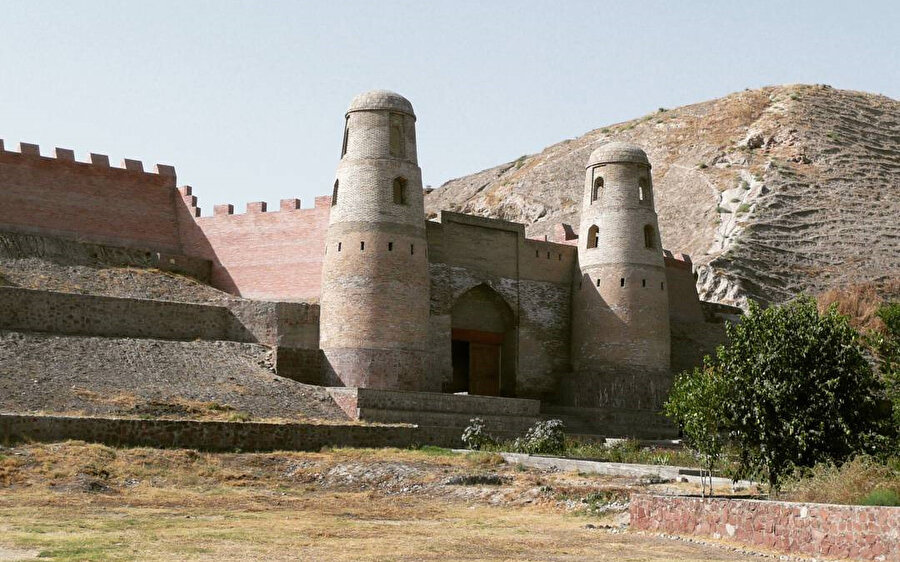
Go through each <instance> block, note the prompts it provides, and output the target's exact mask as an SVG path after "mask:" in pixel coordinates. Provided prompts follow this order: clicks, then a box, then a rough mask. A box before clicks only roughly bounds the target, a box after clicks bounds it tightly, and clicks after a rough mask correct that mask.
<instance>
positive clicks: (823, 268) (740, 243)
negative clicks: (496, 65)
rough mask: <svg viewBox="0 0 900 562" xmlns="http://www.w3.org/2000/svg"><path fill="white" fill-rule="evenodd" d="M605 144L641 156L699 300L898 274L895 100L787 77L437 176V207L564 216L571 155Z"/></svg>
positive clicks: (574, 194)
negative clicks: (632, 146) (623, 145)
mask: <svg viewBox="0 0 900 562" xmlns="http://www.w3.org/2000/svg"><path fill="white" fill-rule="evenodd" d="M612 140H618V141H627V142H633V143H636V144H638V145H640V146H642V147H643V148H644V149H645V150H646V151H647V153H648V155H649V156H650V160H651V162H652V163H653V181H654V188H655V190H656V192H655V196H656V199H655V200H656V205H657V212H658V213H659V220H660V228H661V231H662V237H663V242H664V245H665V246H666V247H667V248H670V249H672V250H673V251H676V252H685V253H688V254H690V255H691V256H692V257H693V258H694V261H695V263H696V264H697V268H698V287H699V289H700V291H701V298H704V299H706V300H712V301H717V302H722V303H727V304H737V305H739V306H744V305H746V302H747V299H748V298H752V299H756V300H760V301H763V302H779V301H783V300H785V299H787V298H790V297H791V296H793V295H795V294H797V293H799V292H802V291H805V292H811V293H818V292H821V291H824V290H827V289H829V288H832V287H839V286H844V285H849V284H852V283H859V282H869V283H875V284H876V285H877V284H879V283H886V282H888V281H889V280H890V279H892V278H897V277H898V276H900V102H898V101H897V100H893V99H891V98H887V97H884V96H878V95H873V94H867V93H862V92H853V91H846V90H836V89H834V88H831V87H829V86H823V85H816V86H806V85H792V86H775V87H768V88H763V89H759V90H747V91H743V92H738V93H735V94H732V95H729V96H726V97H724V98H721V99H716V100H712V101H707V102H703V103H698V104H694V105H689V106H685V107H680V108H677V109H665V108H660V109H659V110H658V111H656V112H654V113H651V114H649V115H645V116H643V117H640V118H638V119H634V120H632V121H628V122H625V123H620V124H617V125H610V126H608V127H604V128H601V129H595V130H593V131H590V132H589V133H587V134H585V135H583V136H581V137H578V138H576V139H570V140H566V141H563V142H561V143H558V144H554V145H552V146H550V147H548V148H546V149H545V150H544V151H543V152H541V153H540V154H535V155H530V156H523V157H522V158H519V159H518V160H516V161H514V162H508V163H506V164H503V165H501V166H497V167H495V168H491V169H488V170H484V171H482V172H479V173H477V174H472V175H470V176H466V177H463V178H459V179H455V180H451V181H449V182H447V183H446V184H444V185H443V186H441V187H440V188H439V189H436V190H434V191H431V192H430V193H428V195H427V197H426V200H425V205H426V212H428V214H429V217H431V218H434V217H435V216H437V215H438V214H439V212H440V210H441V209H448V210H453V211H461V212H465V213H471V214H476V215H483V216H491V217H498V218H502V219H506V220H512V221H518V222H523V223H525V224H526V225H528V228H527V231H528V234H529V236H532V237H541V236H543V235H544V234H547V233H549V232H550V230H551V228H552V227H553V225H554V224H556V223H560V222H566V223H571V224H573V225H577V224H578V222H579V211H580V209H579V207H580V205H581V198H582V194H581V189H582V184H583V183H582V182H583V169H584V163H585V162H586V160H587V157H588V155H589V154H590V153H591V151H592V150H594V149H595V148H597V147H598V146H600V145H601V144H603V143H606V142H609V141H612Z"/></svg>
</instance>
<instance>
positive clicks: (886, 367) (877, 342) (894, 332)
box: [869, 302, 900, 450]
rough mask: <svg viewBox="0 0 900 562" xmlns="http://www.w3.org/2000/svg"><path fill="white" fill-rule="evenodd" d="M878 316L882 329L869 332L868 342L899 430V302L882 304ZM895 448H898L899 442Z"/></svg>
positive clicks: (899, 448) (896, 427)
mask: <svg viewBox="0 0 900 562" xmlns="http://www.w3.org/2000/svg"><path fill="white" fill-rule="evenodd" d="M878 317H879V318H880V319H881V321H882V322H883V323H884V329H883V330H879V331H876V332H875V333H873V334H870V336H869V343H870V345H871V347H872V350H873V351H874V352H875V355H876V358H877V360H878V372H879V374H880V375H881V378H882V381H883V382H884V385H885V390H886V396H887V398H888V400H889V401H890V402H891V404H892V406H893V412H894V430H895V432H900V303H896V302H895V303H890V304H885V305H883V306H882V307H881V308H879V309H878ZM898 437H900V436H898ZM897 449H898V450H900V442H898V444H897Z"/></svg>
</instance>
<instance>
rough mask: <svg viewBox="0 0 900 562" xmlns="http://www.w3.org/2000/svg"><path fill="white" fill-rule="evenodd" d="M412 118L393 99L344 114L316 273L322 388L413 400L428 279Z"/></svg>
mask: <svg viewBox="0 0 900 562" xmlns="http://www.w3.org/2000/svg"><path fill="white" fill-rule="evenodd" d="M415 122H416V116H415V114H414V113H413V108H412V104H410V103H409V101H408V100H407V99H406V98H404V97H403V96H401V95H399V94H395V93H393V92H388V91H384V90H374V91H371V92H367V93H364V94H360V95H359V96H357V97H356V98H354V99H353V101H352V102H351V104H350V109H348V110H347V114H346V122H345V126H344V143H343V149H342V151H341V162H340V164H339V165H338V169H337V179H336V180H335V182H334V194H333V196H332V203H331V204H332V207H331V216H330V219H329V223H328V233H327V236H326V250H325V263H324V267H323V271H322V297H321V324H320V336H319V344H320V347H321V349H322V350H323V352H324V354H325V358H326V364H325V367H324V368H325V376H326V381H327V383H328V384H332V385H340V386H356V387H363V388H382V389H397V390H421V389H422V386H423V381H424V376H425V372H424V371H425V365H426V361H425V358H426V354H427V351H426V350H427V341H428V315H429V278H428V262H427V253H426V250H427V248H426V243H425V210H424V195H423V191H422V174H421V170H420V169H419V166H418V163H417V158H416V128H415Z"/></svg>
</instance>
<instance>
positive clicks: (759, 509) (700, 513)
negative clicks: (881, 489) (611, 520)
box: [629, 494, 900, 561]
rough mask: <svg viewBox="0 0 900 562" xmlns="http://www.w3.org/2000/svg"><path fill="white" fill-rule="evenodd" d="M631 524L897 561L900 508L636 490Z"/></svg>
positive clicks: (794, 550) (790, 550) (808, 552)
mask: <svg viewBox="0 0 900 562" xmlns="http://www.w3.org/2000/svg"><path fill="white" fill-rule="evenodd" d="M629 511H630V515H631V526H632V527H634V528H637V529H641V530H644V531H653V532H663V533H671V534H680V535H700V536H706V537H712V538H715V539H719V538H721V539H727V540H733V541H737V542H741V543H744V544H748V545H753V546H760V547H765V548H774V549H777V550H780V551H783V552H788V553H797V554H803V555H809V556H816V557H819V556H827V557H833V558H855V559H864V560H887V561H898V560H900V507H869V506H851V505H828V504H810V503H793V502H779V501H763V500H749V499H727V498H696V497H684V496H651V495H644V494H639V495H634V496H632V497H631V505H630V508H629Z"/></svg>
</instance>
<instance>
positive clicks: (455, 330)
mask: <svg viewBox="0 0 900 562" xmlns="http://www.w3.org/2000/svg"><path fill="white" fill-rule="evenodd" d="M451 315H452V319H451V327H452V332H451V334H452V336H451V339H452V343H451V345H452V356H453V381H452V383H451V385H450V388H449V389H448V390H450V391H451V392H468V393H469V394H481V395H485V396H513V395H515V388H516V357H517V353H516V321H515V315H514V314H513V311H512V309H511V308H510V307H509V305H508V304H507V303H506V301H505V300H503V297H501V296H500V295H499V294H498V293H497V292H496V291H494V290H493V289H491V288H490V287H488V286H487V285H484V284H482V285H478V286H476V287H473V288H472V289H469V290H468V291H466V292H465V293H464V294H463V295H462V296H460V297H459V298H458V299H457V300H456V302H455V303H454V304H453V309H452V312H451Z"/></svg>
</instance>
